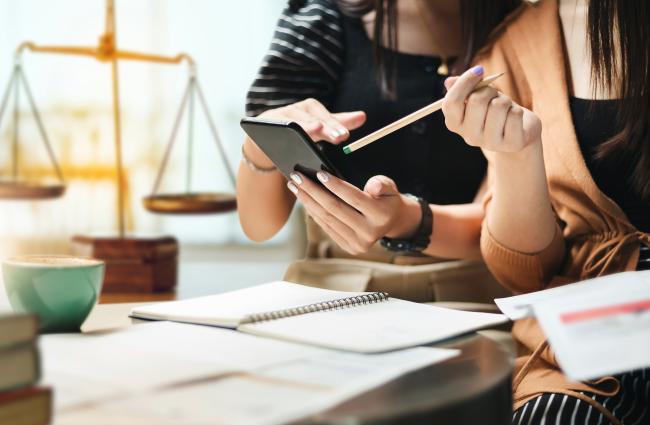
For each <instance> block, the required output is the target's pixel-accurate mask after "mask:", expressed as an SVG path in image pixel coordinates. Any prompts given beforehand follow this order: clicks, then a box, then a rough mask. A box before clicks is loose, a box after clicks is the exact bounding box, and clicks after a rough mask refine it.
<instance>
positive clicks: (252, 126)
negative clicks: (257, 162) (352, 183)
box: [240, 118, 343, 182]
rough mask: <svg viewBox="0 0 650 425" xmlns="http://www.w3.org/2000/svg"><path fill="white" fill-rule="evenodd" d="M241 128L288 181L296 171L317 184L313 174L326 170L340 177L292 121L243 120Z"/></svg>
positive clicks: (318, 149) (305, 134) (316, 146)
mask: <svg viewBox="0 0 650 425" xmlns="http://www.w3.org/2000/svg"><path fill="white" fill-rule="evenodd" d="M240 125H241V127H242V129H243V130H244V131H245V132H246V134H248V136H249V137H250V138H251V139H252V140H253V141H254V142H255V144H256V145H257V146H258V147H259V148H260V149H261V150H262V151H263V152H264V153H265V154H266V156H268V157H269V159H270V160H271V161H273V163H274V164H275V165H276V166H277V167H278V169H279V170H280V172H282V174H284V176H285V177H286V178H287V179H289V174H291V173H292V172H294V171H298V172H300V173H302V174H304V175H306V176H308V177H309V178H311V179H312V180H314V181H316V182H318V179H317V178H316V173H317V172H318V171H321V170H322V171H327V172H328V173H330V174H332V175H335V176H337V177H340V178H343V177H342V176H341V174H340V173H339V172H338V170H337V169H336V167H334V165H333V164H332V163H331V162H330V161H329V160H328V159H327V157H326V156H325V155H324V154H323V152H322V151H321V150H320V148H319V147H318V145H317V144H316V143H314V142H313V141H312V140H311V138H310V137H309V136H308V135H307V133H305V131H304V130H303V129H302V127H300V125H298V124H297V123H295V122H293V121H282V120H273V119H266V118H264V119H263V118H243V119H242V120H241V121H240Z"/></svg>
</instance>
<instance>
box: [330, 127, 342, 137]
mask: <svg viewBox="0 0 650 425" xmlns="http://www.w3.org/2000/svg"><path fill="white" fill-rule="evenodd" d="M329 133H330V137H331V138H332V139H338V138H339V136H340V135H341V134H340V133H339V131H338V130H334V129H332V130H330V131H329Z"/></svg>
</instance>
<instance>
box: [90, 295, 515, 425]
mask: <svg viewBox="0 0 650 425" xmlns="http://www.w3.org/2000/svg"><path fill="white" fill-rule="evenodd" d="M135 305H142V303H135V304H134V303H118V304H105V305H98V306H97V307H96V308H95V310H93V312H92V314H91V316H90V317H89V318H88V320H87V321H86V322H85V323H84V326H83V327H82V330H83V331H84V332H91V331H92V332H94V331H99V330H107V329H114V328H118V327H123V326H130V325H133V324H137V323H140V322H142V321H140V320H137V319H131V318H129V317H128V312H129V311H130V310H131V308H132V307H133V306H135ZM432 346H436V347H446V348H456V349H459V350H460V355H458V356H457V357H454V358H452V359H449V360H447V361H445V362H442V363H438V364H434V365H431V366H428V367H425V368H423V369H420V370H418V371H416V372H412V373H409V374H406V375H404V376H402V377H400V378H397V379H395V380H393V381H391V382H389V383H387V384H385V385H382V386H380V387H378V388H375V389H373V390H370V391H368V392H366V393H363V394H361V395H359V396H357V397H354V398H352V399H350V400H348V401H346V402H344V403H343V404H340V405H338V406H337V407H335V408H332V409H329V410H327V411H325V412H319V413H317V414H314V415H312V416H311V417H308V418H306V419H304V420H302V421H300V423H350V421H352V422H353V423H369V422H382V423H391V422H393V423H403V422H404V421H402V420H398V419H395V420H394V421H392V420H391V418H400V417H404V416H407V415H410V414H413V413H414V412H428V413H432V414H433V416H432V417H433V418H436V416H435V412H441V411H444V409H445V408H446V407H448V406H453V405H456V406H462V405H463V403H464V402H465V403H466V404H467V406H471V405H472V400H476V399H477V398H480V397H481V396H490V395H491V393H496V394H497V396H496V397H494V396H491V397H492V398H491V400H492V401H491V404H494V403H497V404H502V405H501V406H499V407H500V408H501V411H504V410H505V412H506V414H509V413H510V409H511V398H510V397H511V395H510V376H511V372H512V357H511V355H510V354H509V353H508V352H507V351H506V350H505V349H503V348H502V347H501V346H500V345H499V344H497V343H496V342H494V341H492V340H491V339H489V338H487V337H485V336H481V335H478V334H476V333H472V334H469V335H465V336H462V337H459V338H454V339H451V340H449V341H446V342H444V343H439V344H435V345H432ZM206 397H209V395H208V394H206ZM494 400H496V402H495V401H494ZM493 407H495V408H496V407H497V406H493ZM404 423H405V422H404ZM413 423H420V421H415V422H413ZM437 423H447V422H437ZM458 423H460V422H458ZM469 423H471V422H469ZM482 423H485V424H487V423H491V422H489V421H483V422H482ZM492 423H499V422H492Z"/></svg>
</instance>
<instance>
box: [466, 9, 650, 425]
mask: <svg viewBox="0 0 650 425" xmlns="http://www.w3.org/2000/svg"><path fill="white" fill-rule="evenodd" d="M476 62H477V63H480V64H482V65H484V66H485V68H486V73H487V74H491V73H495V72H500V71H507V74H506V75H505V76H504V77H502V78H501V79H500V80H499V81H498V84H497V86H498V88H499V89H500V90H501V91H503V92H504V93H505V94H507V95H509V96H511V97H512V98H513V100H515V101H516V102H517V103H519V104H521V105H523V106H525V107H526V108H529V109H531V110H533V111H534V112H535V113H536V114H537V115H538V116H539V117H540V119H541V121H542V125H543V130H542V140H543V142H542V143H543V149H544V158H545V164H546V173H547V177H548V184H549V189H550V193H551V198H552V199H551V201H552V205H553V208H554V210H555V212H556V214H557V218H558V231H557V233H556V237H555V238H554V240H553V241H552V242H551V244H550V245H549V246H548V247H546V248H545V249H544V250H543V251H541V252H539V253H537V254H531V255H529V254H523V253H520V252H515V251H513V250H511V249H508V248H507V247H505V246H503V245H501V244H499V242H498V241H497V240H495V239H494V238H493V237H492V235H491V234H490V232H489V230H488V229H487V226H485V225H484V228H483V232H482V235H481V250H482V252H483V256H484V258H485V261H486V263H487V265H488V267H489V268H490V270H491V271H492V273H493V274H494V275H495V277H496V278H497V279H498V280H499V281H500V282H501V283H502V284H503V285H504V286H506V287H507V288H509V289H510V290H512V291H514V292H516V293H523V292H532V291H537V290H540V289H544V288H548V287H553V286H558V285H562V284H565V283H569V282H573V281H577V280H581V279H584V278H589V277H594V276H599V275H602V274H607V273H613V272H619V271H624V270H633V269H635V267H636V264H637V261H638V257H639V246H640V243H645V244H646V245H649V246H650V235H649V234H647V233H642V232H640V231H638V230H636V229H635V228H634V227H633V226H632V225H631V224H630V222H629V220H628V219H627V217H626V216H625V213H624V212H623V211H622V210H621V209H620V208H619V206H618V205H617V204H616V203H614V201H612V200H611V199H610V198H608V197H607V196H606V195H605V194H603V193H602V192H601V191H600V190H599V189H598V187H597V186H596V184H595V183H594V181H593V179H592V177H591V175H590V173H589V170H588V169H587V166H586V164H585V161H584V159H583V157H582V154H581V152H580V148H579V145H578V141H577V138H576V134H575V131H574V127H573V122H572V120H571V112H570V109H569V93H568V88H567V75H566V69H567V67H566V64H565V56H564V46H563V39H562V30H561V22H560V17H559V13H558V3H557V0H540V1H539V2H536V3H535V4H530V3H526V4H525V5H524V6H522V7H521V8H520V10H518V11H517V12H515V13H514V14H513V15H512V16H511V17H510V18H509V19H508V20H507V21H506V22H505V23H504V25H503V26H502V27H501V28H500V29H499V30H498V31H497V32H496V33H495V39H494V43H493V44H491V45H490V48H489V49H488V50H486V51H483V52H481V54H480V55H479V56H478V58H477V61H476ZM486 156H487V157H488V160H490V153H489V152H486ZM490 198H491V196H490V194H489V193H488V195H487V196H486V201H485V202H486V208H489V203H490ZM524 207H525V206H522V208H524ZM513 335H514V337H515V339H516V340H517V342H518V348H519V353H518V358H517V360H516V364H515V378H514V381H513V390H514V402H515V404H514V408H515V409H517V408H519V407H520V406H522V405H523V404H524V403H525V402H526V401H528V400H530V399H532V398H533V397H535V396H537V395H539V394H541V393H542V392H558V393H563V394H570V395H573V396H578V397H580V398H583V399H588V400H586V401H589V402H591V403H592V404H594V405H595V407H597V408H599V409H601V411H603V413H605V414H607V415H608V417H609V418H610V420H612V421H613V422H614V423H618V422H617V421H616V420H615V419H614V418H612V417H611V415H609V413H608V412H605V411H604V409H602V406H600V405H597V403H594V402H593V400H592V399H591V398H588V397H584V396H581V395H580V394H578V393H577V391H585V390H587V391H593V392H596V393H599V394H603V395H610V394H614V393H616V392H617V391H618V387H619V385H618V382H617V381H616V380H615V379H614V378H611V377H610V378H603V379H600V380H598V381H596V382H586V383H579V382H571V381H569V380H568V379H567V378H566V377H565V376H564V375H563V374H562V373H561V372H560V370H559V368H558V366H557V362H556V360H555V356H554V354H553V352H552V351H551V350H550V348H549V347H548V345H547V343H546V338H545V336H544V334H543V333H542V331H541V329H540V327H539V325H538V324H537V322H536V321H535V320H534V319H525V320H521V321H518V322H517V323H515V325H514V327H513Z"/></svg>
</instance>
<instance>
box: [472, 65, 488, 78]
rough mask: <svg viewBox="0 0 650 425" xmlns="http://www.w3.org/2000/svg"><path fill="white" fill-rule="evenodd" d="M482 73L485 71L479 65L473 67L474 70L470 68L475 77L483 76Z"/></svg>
mask: <svg viewBox="0 0 650 425" xmlns="http://www.w3.org/2000/svg"><path fill="white" fill-rule="evenodd" d="M484 71H485V70H484V69H483V67H482V66H481V65H478V66H475V67H474V68H472V74H474V75H476V76H478V75H483V72H484Z"/></svg>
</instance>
